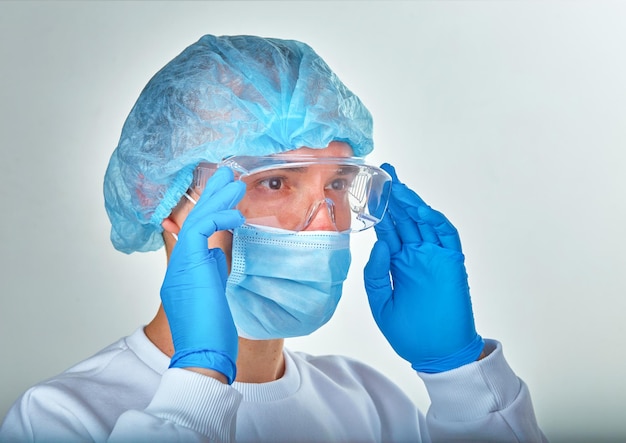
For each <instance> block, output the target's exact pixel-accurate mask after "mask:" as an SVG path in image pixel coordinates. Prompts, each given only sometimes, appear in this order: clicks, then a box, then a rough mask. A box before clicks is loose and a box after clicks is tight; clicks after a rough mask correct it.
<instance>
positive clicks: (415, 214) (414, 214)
mask: <svg viewBox="0 0 626 443" xmlns="http://www.w3.org/2000/svg"><path fill="white" fill-rule="evenodd" d="M422 207H423V206H422ZM419 209H420V207H415V206H412V207H410V208H407V209H406V211H407V213H408V214H409V216H410V217H411V218H412V219H413V220H415V222H416V223H417V228H418V229H419V232H420V234H421V235H422V240H423V241H424V243H432V244H434V245H437V246H441V242H440V241H439V235H438V234H437V232H436V231H435V229H434V228H433V227H432V226H431V225H429V224H428V223H426V222H425V221H424V220H422V218H421V217H420V215H419Z"/></svg>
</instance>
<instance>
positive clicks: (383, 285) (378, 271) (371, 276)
mask: <svg viewBox="0 0 626 443" xmlns="http://www.w3.org/2000/svg"><path fill="white" fill-rule="evenodd" d="M390 266H391V254H390V253H389V247H388V246H387V243H385V242H384V241H380V240H379V241H377V242H376V243H374V247H373V248H372V252H371V253H370V258H369V261H368V262H367V264H366V265H365V269H364V270H363V277H364V280H365V292H367V297H368V299H369V303H370V307H371V308H372V312H373V313H374V316H375V317H376V316H377V314H378V313H379V312H380V309H381V308H382V305H383V304H384V303H385V301H386V300H389V299H390V298H391V295H392V288H391V280H390V278H389V269H390Z"/></svg>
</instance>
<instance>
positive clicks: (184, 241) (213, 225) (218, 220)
mask: <svg viewBox="0 0 626 443" xmlns="http://www.w3.org/2000/svg"><path fill="white" fill-rule="evenodd" d="M244 221H245V218H244V216H243V215H242V214H241V212H240V211H239V210H238V209H225V210H223V211H219V212H213V213H211V214H209V215H207V217H206V219H204V220H201V223H200V222H198V223H194V224H190V225H188V224H187V221H186V220H185V222H184V223H183V227H182V229H181V230H180V233H179V235H178V241H177V242H176V246H178V247H179V248H182V247H183V246H181V245H184V248H185V249H186V250H187V251H188V252H189V253H196V252H204V251H205V250H206V249H207V248H208V244H207V239H208V238H209V237H210V236H211V235H213V234H214V233H215V232H217V231H224V230H227V229H234V228H236V227H237V226H240V225H241V224H243V222H244ZM174 251H176V247H174Z"/></svg>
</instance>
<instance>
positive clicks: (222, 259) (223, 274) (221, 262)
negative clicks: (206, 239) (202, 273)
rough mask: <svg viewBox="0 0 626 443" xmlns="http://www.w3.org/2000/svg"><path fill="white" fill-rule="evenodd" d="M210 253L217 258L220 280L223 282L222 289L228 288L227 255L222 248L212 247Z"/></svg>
mask: <svg viewBox="0 0 626 443" xmlns="http://www.w3.org/2000/svg"><path fill="white" fill-rule="evenodd" d="M209 253H210V254H211V255H212V256H213V258H214V259H215V264H216V266H217V269H218V271H219V276H220V280H221V283H222V290H226V280H227V279H228V266H227V264H226V255H225V254H224V251H222V250H221V249H220V248H211V249H209Z"/></svg>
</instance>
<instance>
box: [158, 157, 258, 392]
mask: <svg viewBox="0 0 626 443" xmlns="http://www.w3.org/2000/svg"><path fill="white" fill-rule="evenodd" d="M245 191H246V187H245V184H244V183H243V182H240V181H233V173H232V171H231V170H230V169H228V168H219V169H218V170H217V171H216V172H215V174H214V175H213V176H212V177H211V179H210V180H209V181H208V182H207V185H206V187H205V189H204V191H203V193H202V196H201V198H200V199H199V201H198V203H197V204H196V206H195V207H194V208H193V210H192V211H191V212H190V213H189V215H188V216H187V219H186V220H185V221H184V223H183V226H182V228H181V230H180V232H179V234H178V241H177V243H176V245H175V247H174V249H173V251H172V254H171V256H170V260H169V263H168V266H167V272H166V274H165V280H164V281H163V285H162V287H161V301H162V302H163V308H164V309H165V313H166V314H167V319H168V322H169V326H170V330H171V333H172V339H173V342H174V351H175V352H174V355H173V356H172V360H171V363H170V367H171V368H190V367H196V368H205V369H212V370H215V371H218V372H220V373H222V374H224V375H225V376H226V378H227V380H228V383H229V384H230V383H232V382H233V381H234V379H235V375H236V372H237V368H236V365H235V362H236V361H237V346H238V337H237V330H236V328H235V324H234V322H233V318H232V315H231V313H230V308H229V307H228V302H227V300H226V294H225V287H226V279H227V277H228V271H227V266H226V258H225V256H224V253H223V252H222V251H221V250H220V249H219V248H215V249H209V247H208V243H207V239H208V238H209V237H210V236H211V235H212V234H213V233H215V232H216V231H219V230H225V229H233V228H236V227H237V226H239V225H241V224H242V223H243V222H244V217H243V216H242V215H241V213H240V212H239V211H238V210H236V209H232V208H233V207H234V206H235V205H236V204H237V203H238V202H239V200H241V198H242V197H243V195H244V194H245Z"/></svg>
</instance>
